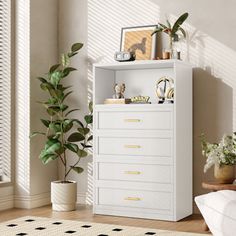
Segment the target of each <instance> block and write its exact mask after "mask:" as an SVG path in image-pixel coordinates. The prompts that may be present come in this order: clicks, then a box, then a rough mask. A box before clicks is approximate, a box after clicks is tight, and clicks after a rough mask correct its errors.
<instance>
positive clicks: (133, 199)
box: [125, 197, 141, 201]
mask: <svg viewBox="0 0 236 236" xmlns="http://www.w3.org/2000/svg"><path fill="white" fill-rule="evenodd" d="M125 200H127V201H141V198H139V197H126V198H125Z"/></svg>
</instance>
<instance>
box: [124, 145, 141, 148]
mask: <svg viewBox="0 0 236 236" xmlns="http://www.w3.org/2000/svg"><path fill="white" fill-rule="evenodd" d="M125 148H141V146H140V145H125Z"/></svg>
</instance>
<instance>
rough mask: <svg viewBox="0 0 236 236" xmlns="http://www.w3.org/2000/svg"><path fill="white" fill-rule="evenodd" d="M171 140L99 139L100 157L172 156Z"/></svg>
mask: <svg viewBox="0 0 236 236" xmlns="http://www.w3.org/2000/svg"><path fill="white" fill-rule="evenodd" d="M171 143H172V142H171V138H122V137H120V138H111V137H99V138H98V154H100V155H109V154H110V155H134V156H171V149H172V145H171Z"/></svg>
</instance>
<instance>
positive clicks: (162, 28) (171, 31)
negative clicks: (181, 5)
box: [152, 12, 189, 54]
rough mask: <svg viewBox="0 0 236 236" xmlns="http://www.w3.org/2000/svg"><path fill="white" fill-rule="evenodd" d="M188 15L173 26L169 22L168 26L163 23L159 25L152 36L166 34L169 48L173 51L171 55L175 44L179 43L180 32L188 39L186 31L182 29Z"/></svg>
mask: <svg viewBox="0 0 236 236" xmlns="http://www.w3.org/2000/svg"><path fill="white" fill-rule="evenodd" d="M188 15H189V14H188V13H187V12H186V13H184V14H182V15H181V16H180V17H179V18H178V19H177V20H176V21H175V23H174V24H173V25H171V23H170V21H169V20H166V25H165V24H162V23H158V26H157V27H156V29H155V30H154V31H153V32H152V35H154V34H156V33H158V32H164V33H166V34H168V36H169V47H170V50H171V54H172V53H173V42H177V41H179V32H180V33H181V34H182V35H183V37H184V38H186V31H185V30H184V29H183V28H182V27H181V25H182V24H183V23H184V22H185V21H186V19H187V18H188Z"/></svg>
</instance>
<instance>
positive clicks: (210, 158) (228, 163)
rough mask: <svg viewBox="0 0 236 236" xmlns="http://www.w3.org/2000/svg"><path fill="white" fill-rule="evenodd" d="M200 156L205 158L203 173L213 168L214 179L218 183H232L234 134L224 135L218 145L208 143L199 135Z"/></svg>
mask: <svg viewBox="0 0 236 236" xmlns="http://www.w3.org/2000/svg"><path fill="white" fill-rule="evenodd" d="M201 145H202V155H203V156H206V157H207V160H206V164H205V166H204V172H206V171H207V170H208V169H209V168H211V167H212V166H214V167H215V168H214V175H215V178H216V179H217V180H218V181H219V182H220V183H232V182H233V181H234V179H235V164H236V133H234V134H233V136H231V135H224V136H223V138H222V139H221V141H220V142H219V143H209V142H207V141H206V137H205V135H204V134H202V135H201Z"/></svg>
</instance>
